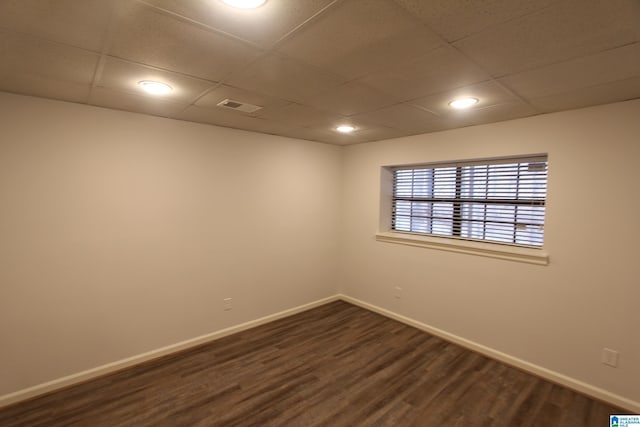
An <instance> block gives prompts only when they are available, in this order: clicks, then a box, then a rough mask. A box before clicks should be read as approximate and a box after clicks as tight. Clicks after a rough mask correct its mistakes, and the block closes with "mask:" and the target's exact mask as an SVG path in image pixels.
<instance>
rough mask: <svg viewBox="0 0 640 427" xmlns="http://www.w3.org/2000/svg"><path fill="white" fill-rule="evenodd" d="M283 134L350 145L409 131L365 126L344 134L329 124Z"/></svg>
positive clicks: (402, 134) (297, 129)
mask: <svg viewBox="0 0 640 427" xmlns="http://www.w3.org/2000/svg"><path fill="white" fill-rule="evenodd" d="M282 135H283V136H289V137H291V138H299V139H307V140H309V141H318V142H325V143H327V144H334V145H350V144H359V143H362V142H371V141H379V140H383V139H390V138H398V137H401V136H405V135H407V133H406V132H402V131H399V130H396V129H391V128H387V127H383V126H377V127H372V128H363V129H360V130H357V131H355V132H353V133H350V134H343V133H340V132H336V131H335V130H333V129H332V128H331V127H330V126H329V125H327V126H314V127H305V128H295V129H287V130H286V131H284V132H283V133H282Z"/></svg>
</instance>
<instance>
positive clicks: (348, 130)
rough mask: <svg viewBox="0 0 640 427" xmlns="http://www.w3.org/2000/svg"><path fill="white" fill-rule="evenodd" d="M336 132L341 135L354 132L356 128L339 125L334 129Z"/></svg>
mask: <svg viewBox="0 0 640 427" xmlns="http://www.w3.org/2000/svg"><path fill="white" fill-rule="evenodd" d="M336 130H337V131H338V132H342V133H351V132H353V131H354V130H356V128H355V127H353V126H351V125H340V126H338V127H337V128H336Z"/></svg>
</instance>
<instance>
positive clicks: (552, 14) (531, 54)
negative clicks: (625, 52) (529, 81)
mask: <svg viewBox="0 0 640 427" xmlns="http://www.w3.org/2000/svg"><path fill="white" fill-rule="evenodd" d="M638 22H640V2H637V1H635V0H591V1H588V2H585V1H584V0H564V1H561V2H559V3H557V4H556V5H554V6H552V7H549V8H546V9H544V10H541V11H539V12H536V13H533V14H530V15H527V16H525V17H523V18H520V19H515V20H513V21H509V22H508V23H506V24H504V25H500V26H497V27H493V28H491V29H489V30H487V31H484V32H482V33H479V34H477V35H475V36H471V37H469V38H466V39H463V40H460V41H458V42H456V43H455V46H456V47H458V48H459V49H460V50H461V51H462V52H464V53H465V54H467V55H468V56H469V57H471V58H473V59H474V60H475V61H477V62H478V63H479V64H480V65H481V66H483V67H484V68H485V69H486V70H487V71H489V72H491V73H492V75H493V76H496V77H499V76H504V75H507V74H511V73H516V72H520V71H524V70H528V69H531V68H535V67H539V66H542V65H546V64H550V63H553V62H558V61H563V60H568V59H571V58H576V57H579V56H583V55H588V54H591V53H594V52H598V51H601V50H605V49H611V48H613V47H616V46H622V45H625V44H629V43H632V42H635V41H637V40H638V31H639V28H640V26H639V25H638Z"/></svg>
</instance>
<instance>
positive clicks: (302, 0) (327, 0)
mask: <svg viewBox="0 0 640 427" xmlns="http://www.w3.org/2000/svg"><path fill="white" fill-rule="evenodd" d="M146 2H147V3H150V4H153V5H155V6H158V7H161V8H164V9H166V10H169V11H172V12H174V13H177V14H179V15H182V16H185V17H187V18H189V19H193V20H195V21H198V22H201V23H203V24H206V25H209V26H211V27H213V28H216V29H218V30H220V31H224V32H226V33H228V34H232V35H234V36H236V37H239V38H242V39H244V40H248V41H250V42H252V43H255V44H257V45H259V46H262V47H265V48H266V47H270V46H272V45H273V44H274V43H275V42H276V41H277V40H279V39H280V38H282V37H283V36H284V35H285V34H287V33H289V32H290V31H291V30H293V29H294V28H296V27H297V26H298V25H300V24H302V23H303V22H304V21H306V20H307V19H309V18H311V17H312V16H314V15H315V14H316V13H318V12H319V11H321V10H322V9H323V8H325V7H326V6H328V5H329V4H331V3H333V2H334V0H296V1H294V2H292V1H287V0H269V1H268V2H267V3H265V4H264V5H263V6H261V7H259V8H258V9H235V8H233V7H230V6H228V5H226V4H224V3H223V2H221V1H212V0H146Z"/></svg>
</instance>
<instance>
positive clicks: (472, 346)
mask: <svg viewBox="0 0 640 427" xmlns="http://www.w3.org/2000/svg"><path fill="white" fill-rule="evenodd" d="M339 299H341V300H343V301H346V302H348V303H351V304H353V305H357V306H358V307H362V308H364V309H366V310H370V311H373V312H375V313H378V314H381V315H383V316H385V317H388V318H390V319H394V320H397V321H399V322H402V323H404V324H406V325H409V326H413V327H414V328H417V329H420V330H422V331H425V332H428V333H430V334H432V335H435V336H437V337H440V338H442V339H444V340H446V341H449V342H452V343H454V344H458V345H459V346H461V347H464V348H467V349H469V350H472V351H475V352H477V353H480V354H483V355H485V356H487V357H490V358H491V359H495V360H498V361H500V362H503V363H505V364H507V365H510V366H513V367H515V368H518V369H521V370H523V371H525V372H528V373H530V374H533V375H536V376H538V377H541V378H544V379H545V380H548V381H551V382H553V383H556V384H559V385H562V386H564V387H567V388H570V389H572V390H575V391H577V392H580V393H582V394H585V395H587V396H590V397H593V398H594V399H597V400H601V401H603V402H607V403H609V404H611V405H613V406H616V407H619V408H622V409H625V410H628V411H630V412H633V413H636V414H640V402H636V401H633V400H631V399H627V398H625V397H622V396H619V395H617V394H614V393H611V392H608V391H606V390H603V389H601V388H598V387H595V386H593V385H590V384H587V383H585V382H582V381H579V380H577V379H575V378H571V377H568V376H566V375H563V374H561V373H559V372H555V371H552V370H550V369H547V368H543V367H542V366H538V365H535V364H533V363H530V362H527V361H526V360H522V359H519V358H517V357H514V356H511V355H509V354H506V353H502V352H501V351H498V350H495V349H492V348H490V347H486V346H484V345H482V344H478V343H476V342H474V341H470V340H468V339H466V338H462V337H459V336H457V335H454V334H451V333H449V332H446V331H443V330H442V329H438V328H434V327H433V326H429V325H426V324H424V323H422V322H418V321H417V320H413V319H410V318H408V317H405V316H402V315H400V314H396V313H394V312H392V311H389V310H386V309H384V308H381V307H378V306H375V305H373V304H369V303H367V302H364V301H361V300H359V299H357V298H352V297H350V296H347V295H342V294H340V295H339Z"/></svg>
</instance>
